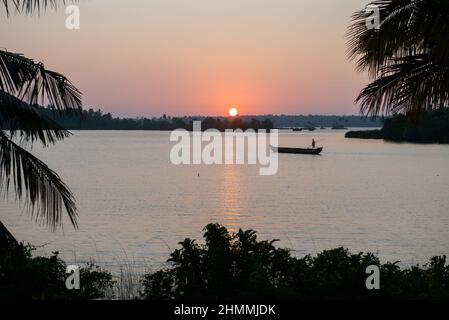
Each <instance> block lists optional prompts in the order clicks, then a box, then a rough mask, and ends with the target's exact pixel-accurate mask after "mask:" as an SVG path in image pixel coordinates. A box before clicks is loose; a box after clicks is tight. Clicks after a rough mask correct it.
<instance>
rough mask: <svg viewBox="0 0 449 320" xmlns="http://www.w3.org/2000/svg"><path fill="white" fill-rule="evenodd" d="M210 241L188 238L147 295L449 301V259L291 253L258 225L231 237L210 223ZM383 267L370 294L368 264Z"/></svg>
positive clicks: (148, 279)
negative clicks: (407, 262)
mask: <svg viewBox="0 0 449 320" xmlns="http://www.w3.org/2000/svg"><path fill="white" fill-rule="evenodd" d="M204 231H205V233H204V239H205V244H204V245H200V244H198V243H196V241H194V240H191V239H186V240H184V241H183V242H181V243H180V245H181V247H180V248H179V249H176V250H175V251H174V252H173V253H172V254H171V257H170V259H169V260H168V261H169V262H170V264H171V267H169V268H167V269H165V270H160V271H157V272H155V273H149V274H147V275H145V276H144V279H143V281H142V286H143V293H142V297H143V298H145V299H152V300H170V299H188V300H189V299H193V300H195V299H206V300H216V299H301V300H304V299H449V267H448V266H446V257H435V258H433V259H432V260H431V262H430V263H429V264H428V265H425V266H423V267H420V266H414V267H412V268H410V269H405V270H401V269H400V268H399V266H398V263H397V262H396V263H386V264H381V263H380V261H379V259H378V258H377V257H376V256H375V255H374V254H372V253H366V254H364V253H359V254H351V253H350V252H349V251H348V250H347V249H344V248H337V249H333V250H326V251H323V252H322V253H320V254H318V255H317V256H316V257H312V256H310V255H307V256H305V257H302V258H295V257H292V255H291V252H290V251H289V250H286V249H280V248H276V247H275V246H274V243H275V241H274V240H273V241H258V240H257V236H256V232H255V231H253V230H248V231H242V230H239V232H238V233H237V234H232V235H231V234H229V232H228V231H227V230H226V228H225V227H223V226H221V225H218V224H210V225H208V226H207V227H206V228H205V229H204ZM370 265H376V266H378V267H379V269H380V271H381V290H373V291H369V290H367V289H366V286H365V281H366V278H367V277H368V275H367V274H366V273H365V272H366V268H367V267H368V266H370Z"/></svg>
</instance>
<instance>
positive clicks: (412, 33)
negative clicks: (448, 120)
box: [347, 0, 449, 115]
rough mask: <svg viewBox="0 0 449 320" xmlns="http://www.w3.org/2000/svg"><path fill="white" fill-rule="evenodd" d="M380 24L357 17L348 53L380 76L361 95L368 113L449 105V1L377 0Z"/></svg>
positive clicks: (372, 75) (361, 14)
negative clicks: (375, 25)
mask: <svg viewBox="0 0 449 320" xmlns="http://www.w3.org/2000/svg"><path fill="white" fill-rule="evenodd" d="M371 4H373V5H376V6H377V7H378V8H379V10H380V15H381V16H380V21H381V24H380V28H379V29H378V30H377V29H369V28H367V26H366V20H367V18H368V14H367V13H366V12H365V10H361V11H358V12H356V13H354V15H353V16H352V21H353V23H352V25H351V26H350V27H349V29H348V33H347V37H348V57H349V59H350V60H356V68H357V70H358V71H359V72H362V71H368V73H369V75H370V78H371V79H374V81H373V82H372V83H371V84H369V85H368V86H367V87H366V88H365V89H364V90H363V91H362V92H361V93H360V95H359V97H358V98H357V100H356V102H361V112H362V113H363V114H370V115H378V114H379V113H392V112H404V113H413V114H416V113H420V112H422V111H429V110H432V109H433V108H439V107H441V106H448V105H449V99H448V94H449V85H448V83H449V77H448V74H449V41H447V40H448V34H449V1H447V0H377V1H373V2H372V3H371Z"/></svg>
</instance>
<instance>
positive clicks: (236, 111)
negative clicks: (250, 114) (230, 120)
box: [229, 107, 239, 117]
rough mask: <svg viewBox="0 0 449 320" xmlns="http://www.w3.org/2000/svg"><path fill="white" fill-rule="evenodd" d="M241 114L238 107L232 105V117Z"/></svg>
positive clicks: (230, 110)
mask: <svg viewBox="0 0 449 320" xmlns="http://www.w3.org/2000/svg"><path fill="white" fill-rule="evenodd" d="M238 114H239V111H238V110H237V108H235V107H232V108H231V109H229V115H230V116H231V117H236V116H237V115H238Z"/></svg>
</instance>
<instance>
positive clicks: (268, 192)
mask: <svg viewBox="0 0 449 320" xmlns="http://www.w3.org/2000/svg"><path fill="white" fill-rule="evenodd" d="M168 137H169V133H166V132H115V131H109V132H107V131H101V132H75V133H74V136H73V137H71V138H70V139H68V140H66V141H65V142H63V143H60V144H58V145H56V146H54V147H51V148H49V149H46V150H45V151H42V150H41V149H39V148H35V149H34V150H33V152H34V153H35V154H37V155H38V156H40V157H41V159H43V160H44V161H45V162H47V163H48V164H49V165H50V166H51V167H52V168H54V169H55V170H57V172H58V173H59V174H60V175H61V176H62V177H63V179H64V180H65V182H66V183H67V184H68V185H69V186H70V187H71V188H72V190H73V192H74V194H75V196H76V198H77V201H78V207H79V214H80V220H79V223H80V228H81V229H80V231H77V232H75V231H73V230H72V229H71V227H70V225H69V224H68V223H66V224H65V229H64V230H61V231H59V232H58V233H56V234H52V233H51V232H49V231H47V230H45V228H43V227H41V226H36V225H35V224H34V223H33V221H32V219H31V218H30V217H29V216H28V215H27V214H25V213H22V211H21V209H20V208H19V207H18V205H17V204H16V203H15V202H14V201H13V199H10V201H9V202H7V203H6V202H5V201H2V202H0V218H1V220H2V221H3V222H4V223H5V225H7V226H8V228H10V230H11V231H12V233H13V234H14V235H15V236H16V237H17V238H18V239H19V240H21V241H27V242H30V243H32V244H34V245H38V246H42V247H40V248H39V252H40V253H51V252H52V251H53V250H59V251H60V252H61V254H62V255H63V257H64V258H66V259H68V260H69V261H85V260H89V259H90V258H93V259H95V260H96V261H97V262H101V263H107V264H111V265H114V262H117V261H122V260H123V259H128V260H133V261H136V262H139V263H140V262H142V263H145V264H149V265H159V263H162V262H164V261H165V260H166V258H167V257H168V254H169V252H170V248H171V249H173V248H175V247H177V243H178V242H179V241H181V240H183V239H184V238H185V237H192V238H196V239H200V238H201V235H202V232H201V230H202V228H203V227H204V226H205V225H206V224H207V223H209V222H220V223H222V224H224V225H225V226H227V227H229V229H231V230H233V231H235V230H238V228H239V227H242V228H252V229H255V230H257V231H258V232H259V237H260V238H261V239H281V241H280V242H279V245H280V246H283V247H288V248H291V249H292V250H294V252H295V254H296V255H299V256H300V255H303V254H306V253H312V254H314V253H316V252H319V251H321V250H323V249H326V248H334V247H337V246H345V247H348V248H350V249H351V250H353V251H368V250H369V251H373V252H378V253H379V255H380V256H381V257H382V259H384V260H394V261H396V260H402V261H403V262H404V263H405V264H410V263H424V262H426V261H427V260H428V258H429V257H431V256H433V255H440V254H449V197H448V190H449V146H441V145H415V144H392V143H384V142H381V141H367V140H348V139H345V138H344V133H343V132H341V131H339V132H337V131H333V132H332V131H322V132H314V133H283V134H281V136H280V145H283V146H287V145H291V146H295V145H296V146H298V145H304V146H307V145H308V144H310V141H311V138H312V137H315V138H316V139H318V140H319V143H318V144H323V145H324V146H325V151H324V152H323V154H322V156H317V157H312V156H304V155H280V157H279V166H280V167H279V172H278V174H277V175H275V176H269V177H262V176H259V174H258V173H259V171H258V169H259V168H258V166H212V167H209V166H199V167H198V166H196V167H195V166H192V167H190V166H173V165H171V164H170V162H169V152H170V148H171V146H172V145H171V144H170V142H169V138H168ZM198 173H200V177H198ZM11 198H13V196H12V197H11ZM66 222H68V220H67V219H66Z"/></svg>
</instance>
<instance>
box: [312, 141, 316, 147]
mask: <svg viewBox="0 0 449 320" xmlns="http://www.w3.org/2000/svg"><path fill="white" fill-rule="evenodd" d="M315 147H316V142H315V139H312V149H315Z"/></svg>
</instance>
